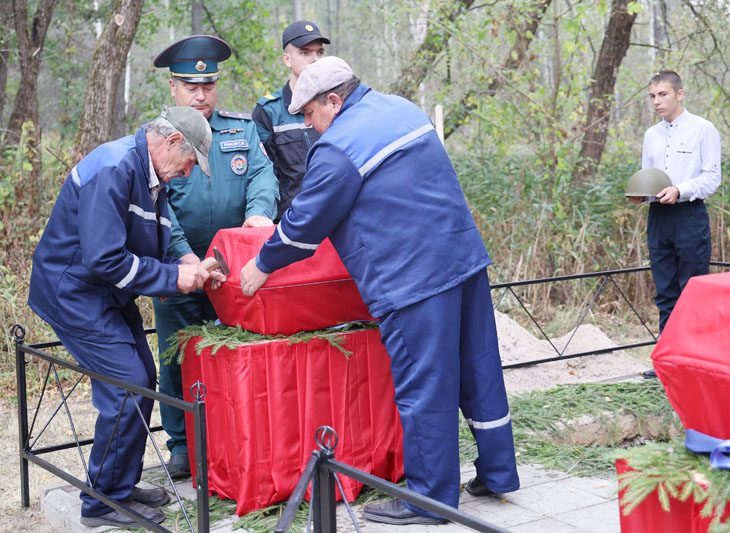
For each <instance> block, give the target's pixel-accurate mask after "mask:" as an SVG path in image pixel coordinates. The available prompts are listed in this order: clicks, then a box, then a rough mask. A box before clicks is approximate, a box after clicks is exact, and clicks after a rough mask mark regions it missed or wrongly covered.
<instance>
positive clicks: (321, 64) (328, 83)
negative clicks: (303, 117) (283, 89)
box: [289, 56, 353, 115]
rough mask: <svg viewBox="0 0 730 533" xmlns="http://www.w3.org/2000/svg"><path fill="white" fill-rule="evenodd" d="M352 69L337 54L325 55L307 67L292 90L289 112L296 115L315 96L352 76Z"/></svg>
mask: <svg viewBox="0 0 730 533" xmlns="http://www.w3.org/2000/svg"><path fill="white" fill-rule="evenodd" d="M352 76H353V74H352V69H351V68H350V65H348V64H347V63H346V62H345V60H344V59H340V58H339V57H337V56H327V57H323V58H322V59H319V60H317V61H315V62H314V63H311V64H310V65H309V66H307V68H305V69H304V70H303V71H302V73H301V75H300V76H299V79H298V80H297V84H296V86H295V87H294V91H292V97H291V104H289V113H291V114H292V115H296V114H297V113H300V112H301V111H302V108H303V107H304V106H305V105H307V104H308V103H309V102H310V101H311V100H312V99H313V98H314V97H315V96H317V95H318V94H321V93H323V92H326V91H329V90H330V89H332V88H334V87H337V86H338V85H339V84H341V83H344V82H346V81H347V80H349V79H350V78H352Z"/></svg>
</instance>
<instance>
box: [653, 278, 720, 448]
mask: <svg viewBox="0 0 730 533" xmlns="http://www.w3.org/2000/svg"><path fill="white" fill-rule="evenodd" d="M729 326H730V273H724V274H711V275H708V276H698V277H695V278H691V279H690V280H689V283H687V286H686V287H685V288H684V291H682V295H681V296H680V298H679V300H678V301H677V305H676V306H675V308H674V310H673V311H672V314H671V316H670V317H669V321H668V322H667V324H666V326H665V327H664V331H663V332H662V335H661V337H660V338H659V342H657V345H656V346H655V348H654V351H653V352H652V354H651V358H652V361H653V363H654V368H655V369H656V372H657V375H658V376H659V379H660V380H661V381H662V383H663V384H664V388H665V389H666V391H667V397H668V399H669V402H670V403H671V404H672V407H673V408H674V410H675V411H676V412H677V414H678V415H679V418H680V419H681V421H682V424H684V427H685V429H694V430H696V431H699V432H701V433H704V434H706V435H710V436H712V437H716V438H719V439H728V438H730V409H728V408H727V406H728V405H730V334H729V333H728V327H729Z"/></svg>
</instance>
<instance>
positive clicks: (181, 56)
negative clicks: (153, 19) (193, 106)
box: [154, 35, 231, 83]
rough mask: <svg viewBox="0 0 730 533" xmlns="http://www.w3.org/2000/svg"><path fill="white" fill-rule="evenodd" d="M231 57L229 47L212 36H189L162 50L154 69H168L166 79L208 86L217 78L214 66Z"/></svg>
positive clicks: (218, 74)
mask: <svg viewBox="0 0 730 533" xmlns="http://www.w3.org/2000/svg"><path fill="white" fill-rule="evenodd" d="M229 57H231V47H230V46H229V45H228V43H227V42H225V41H224V40H223V39H219V38H218V37H213V36H212V35H191V36H190V37H185V38H184V39H180V40H179V41H177V42H176V43H173V44H171V45H170V46H168V47H167V48H165V49H164V50H163V51H162V52H160V54H159V55H158V56H157V57H156V58H155V61H154V65H155V66H156V67H158V68H162V67H169V68H170V75H171V76H172V77H174V78H178V79H181V80H183V81H187V82H189V83H211V82H214V81H217V80H218V78H220V72H219V71H218V62H219V61H225V60H226V59H228V58H229Z"/></svg>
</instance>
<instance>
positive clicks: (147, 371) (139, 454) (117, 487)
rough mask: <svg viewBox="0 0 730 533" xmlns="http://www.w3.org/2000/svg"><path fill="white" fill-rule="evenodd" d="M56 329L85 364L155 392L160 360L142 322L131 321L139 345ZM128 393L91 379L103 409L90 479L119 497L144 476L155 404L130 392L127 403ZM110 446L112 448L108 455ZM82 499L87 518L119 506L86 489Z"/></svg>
mask: <svg viewBox="0 0 730 533" xmlns="http://www.w3.org/2000/svg"><path fill="white" fill-rule="evenodd" d="M53 329H54V331H55V332H56V335H58V338H59V340H60V341H61V342H62V343H63V345H64V346H65V347H66V349H67V350H68V351H69V353H71V355H73V356H74V358H75V359H76V360H77V361H78V363H79V365H80V366H82V367H83V368H86V369H89V370H93V371H95V372H99V373H100V374H105V375H107V376H111V377H114V378H117V379H120V380H121V381H124V382H125V383H129V384H133V385H138V386H140V387H147V388H150V389H153V390H154V388H155V361H154V358H153V357H152V352H151V351H150V348H149V346H148V344H147V339H146V338H145V335H144V330H143V328H142V323H141V321H140V322H139V323H138V324H130V329H131V330H132V333H133V335H134V340H135V343H134V344H132V343H123V342H99V341H90V340H87V339H84V338H83V336H82V335H81V334H79V333H77V332H71V331H68V330H64V329H60V328H55V327H54V328H53ZM126 394H127V392H126V391H125V390H123V389H120V388H118V387H114V386H112V385H108V384H106V383H102V382H100V381H96V380H92V381H91V399H92V402H93V404H94V407H96V408H97V409H98V410H99V415H98V417H97V418H96V426H95V430H94V444H93V445H92V447H91V453H90V455H89V458H88V467H89V477H90V479H91V481H92V483H94V480H95V479H96V483H95V484H94V487H95V489H96V490H98V491H99V492H103V493H104V494H106V495H107V496H109V497H110V498H111V499H113V500H123V499H125V498H127V497H128V496H129V494H130V493H131V492H132V488H134V486H135V485H136V484H137V483H138V482H139V480H140V476H141V475H142V458H143V456H144V450H145V445H146V444H147V431H146V430H145V426H144V424H145V423H146V424H147V425H148V426H149V423H150V414H151V413H152V405H153V401H152V400H151V399H149V398H145V397H143V396H139V395H130V396H129V397H128V398H127V399H126V402H125V401H124V399H125V396H126ZM135 401H136V402H137V405H139V408H140V411H141V412H142V414H143V416H144V423H143V421H142V420H141V419H140V417H139V413H138V412H137V408H136V407H135ZM122 405H123V406H124V407H123V409H122ZM120 411H122V415H121V418H120V419H119V424H118V427H117V429H116V431H114V432H113V429H114V424H115V422H116V420H117V415H118V414H119V412H120ZM112 432H113V434H112ZM107 445H109V451H108V452H107V455H106V457H105V458H104V451H105V450H106V447H107ZM102 458H103V463H102ZM97 476H98V477H97ZM81 500H82V504H81V515H82V516H99V515H102V514H106V513H108V512H109V511H112V510H113V509H112V508H111V507H109V506H108V505H106V504H104V503H102V502H101V501H99V500H97V499H95V498H92V497H91V496H88V495H87V494H86V493H84V492H82V493H81Z"/></svg>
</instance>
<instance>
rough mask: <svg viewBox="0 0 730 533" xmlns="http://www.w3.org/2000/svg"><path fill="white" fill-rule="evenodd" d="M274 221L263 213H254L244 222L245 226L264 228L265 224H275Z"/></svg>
mask: <svg viewBox="0 0 730 533" xmlns="http://www.w3.org/2000/svg"><path fill="white" fill-rule="evenodd" d="M273 225H274V221H273V220H271V219H270V218H266V217H262V216H261V215H252V216H250V217H248V218H247V219H246V220H245V221H244V222H243V227H244V228H263V227H264V226H273Z"/></svg>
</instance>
